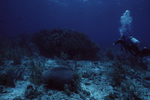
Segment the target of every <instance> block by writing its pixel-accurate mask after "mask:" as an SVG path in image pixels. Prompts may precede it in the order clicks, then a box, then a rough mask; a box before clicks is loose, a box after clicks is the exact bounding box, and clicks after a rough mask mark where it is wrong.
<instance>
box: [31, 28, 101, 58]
mask: <svg viewBox="0 0 150 100" xmlns="http://www.w3.org/2000/svg"><path fill="white" fill-rule="evenodd" d="M33 38H34V39H33V40H34V43H35V44H36V45H37V47H38V48H39V50H40V52H41V54H42V55H44V56H47V57H54V56H57V57H61V54H62V53H65V54H67V55H68V59H78V60H79V59H80V60H95V59H97V52H98V51H99V48H98V46H97V45H96V44H95V43H93V42H92V41H91V40H90V39H89V38H88V36H87V35H86V34H84V33H81V32H77V31H72V30H66V29H59V28H56V29H51V30H41V31H40V32H38V33H36V34H35V35H34V36H33Z"/></svg>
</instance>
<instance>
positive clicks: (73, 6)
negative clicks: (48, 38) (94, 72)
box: [0, 0, 150, 47]
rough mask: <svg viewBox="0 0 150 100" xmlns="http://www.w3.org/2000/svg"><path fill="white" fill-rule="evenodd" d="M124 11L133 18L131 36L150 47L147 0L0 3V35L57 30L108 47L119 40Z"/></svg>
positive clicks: (0, 0) (1, 0)
mask: <svg viewBox="0 0 150 100" xmlns="http://www.w3.org/2000/svg"><path fill="white" fill-rule="evenodd" d="M126 10H129V11H130V14H131V16H132V19H133V21H132V25H131V31H130V34H132V35H133V36H135V37H136V38H138V39H139V40H140V41H141V42H142V43H143V44H144V45H146V46H147V47H150V0H0V34H5V35H7V36H8V35H9V36H11V35H17V34H22V33H24V34H27V33H30V34H32V33H35V32H38V31H39V30H41V29H49V28H57V27H59V28H66V29H71V30H76V31H81V32H84V33H86V34H88V36H89V37H90V38H91V39H92V40H93V41H94V42H96V43H97V44H99V45H100V46H103V47H111V46H112V43H113V42H115V41H116V40H117V39H118V38H119V37H120V33H119V28H120V27H121V23H120V17H121V16H122V15H123V13H124V12H125V11H126Z"/></svg>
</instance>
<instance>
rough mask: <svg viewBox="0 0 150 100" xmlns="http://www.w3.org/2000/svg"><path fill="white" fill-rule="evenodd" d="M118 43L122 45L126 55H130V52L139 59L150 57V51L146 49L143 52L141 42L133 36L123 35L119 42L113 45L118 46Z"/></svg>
mask: <svg viewBox="0 0 150 100" xmlns="http://www.w3.org/2000/svg"><path fill="white" fill-rule="evenodd" d="M118 43H120V44H121V50H123V49H124V50H125V51H126V53H128V51H129V52H130V53H131V54H132V55H134V56H139V57H144V56H150V49H147V48H146V47H144V48H143V49H142V50H140V45H141V42H140V41H139V40H137V39H136V38H134V37H133V36H125V35H122V36H121V38H120V39H119V40H118V41H116V42H115V43H113V45H116V44H118Z"/></svg>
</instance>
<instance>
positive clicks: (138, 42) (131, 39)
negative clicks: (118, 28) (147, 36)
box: [129, 36, 141, 47]
mask: <svg viewBox="0 0 150 100" xmlns="http://www.w3.org/2000/svg"><path fill="white" fill-rule="evenodd" d="M129 40H130V41H131V43H132V44H134V45H136V46H138V47H139V46H140V45H141V42H140V41H139V40H137V39H136V38H134V37H133V36H130V37H129Z"/></svg>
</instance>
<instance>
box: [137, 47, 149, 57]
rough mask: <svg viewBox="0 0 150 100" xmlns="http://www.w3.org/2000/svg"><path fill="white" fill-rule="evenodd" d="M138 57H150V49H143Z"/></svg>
mask: <svg viewBox="0 0 150 100" xmlns="http://www.w3.org/2000/svg"><path fill="white" fill-rule="evenodd" d="M138 55H139V56H140V57H144V56H150V49H143V50H142V51H140V53H139V54H138Z"/></svg>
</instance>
